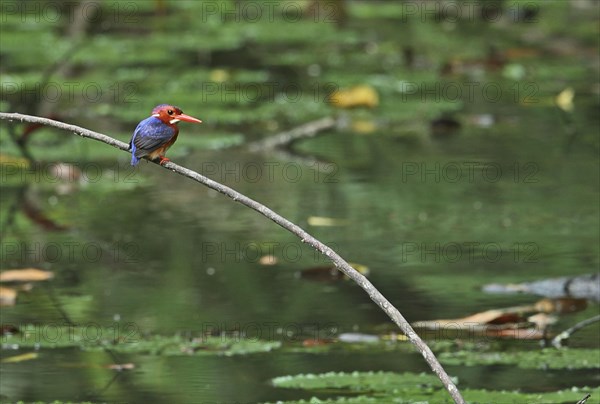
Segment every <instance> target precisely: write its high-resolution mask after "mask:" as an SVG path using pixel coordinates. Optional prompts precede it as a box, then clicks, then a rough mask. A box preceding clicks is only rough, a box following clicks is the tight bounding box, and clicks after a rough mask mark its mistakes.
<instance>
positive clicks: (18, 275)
mask: <svg viewBox="0 0 600 404" xmlns="http://www.w3.org/2000/svg"><path fill="white" fill-rule="evenodd" d="M53 277H54V273H53V272H50V271H42V270H41V269H36V268H25V269H9V270H8V271H4V272H1V273H0V282H39V281H47V280H48V279H52V278H53Z"/></svg>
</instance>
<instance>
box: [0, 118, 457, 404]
mask: <svg viewBox="0 0 600 404" xmlns="http://www.w3.org/2000/svg"><path fill="white" fill-rule="evenodd" d="M0 119H4V120H9V121H20V122H32V123H40V124H43V125H48V126H52V127H54V128H58V129H63V130H66V131H69V132H72V133H75V134H76V135H79V136H82V137H86V138H90V139H94V140H98V141H100V142H103V143H106V144H109V145H111V146H113V147H116V148H117V149H121V150H128V148H129V146H128V144H127V143H123V142H121V141H119V140H116V139H113V138H111V137H110V136H107V135H104V134H102V133H98V132H94V131H91V130H89V129H84V128H80V127H78V126H75V125H69V124H66V123H63V122H58V121H53V120H51V119H46V118H41V117H37V116H30V115H22V114H18V113H3V112H0ZM163 167H164V168H166V169H169V170H171V171H173V172H176V173H178V174H181V175H183V176H184V177H187V178H190V179H192V180H194V181H196V182H199V183H200V184H203V185H206V186H207V187H209V188H211V189H214V190H215V191H218V192H220V193H222V194H223V195H226V196H228V197H230V198H231V199H233V200H234V201H236V202H240V203H241V204H242V205H245V206H247V207H249V208H251V209H253V210H255V211H257V212H258V213H260V214H262V215H263V216H265V217H267V218H268V219H270V220H272V221H273V222H275V223H277V224H278V225H279V226H281V227H283V228H284V229H286V230H287V231H289V232H291V233H293V234H295V235H296V236H298V237H299V238H300V240H301V241H302V242H304V243H306V244H308V245H309V246H311V247H313V248H314V249H315V250H317V251H319V252H320V253H321V254H323V255H325V256H326V257H327V258H329V259H330V260H331V261H332V262H333V264H334V265H335V266H336V267H337V268H338V269H339V270H340V271H342V272H343V273H344V274H345V275H346V276H348V277H349V278H350V279H352V280H353V281H354V282H356V283H357V284H358V285H359V286H360V287H361V288H362V289H363V290H364V291H365V292H366V293H367V294H368V295H369V297H370V298H371V300H373V301H374V302H375V303H376V304H377V305H378V306H379V307H380V308H381V309H382V310H383V311H384V312H385V313H386V314H387V315H388V316H389V317H390V318H391V319H392V321H393V322H394V323H395V324H396V325H397V326H398V327H399V328H400V330H402V332H403V333H404V334H405V335H406V336H407V337H408V339H409V340H410V342H412V343H413V344H414V345H415V346H416V348H417V349H418V350H419V352H420V353H421V355H423V358H424V359H425V361H426V362H427V364H428V365H429V366H430V367H431V369H432V370H433V372H434V373H435V374H436V375H437V377H438V378H439V379H440V380H441V382H442V383H443V384H444V387H445V388H446V390H447V391H448V393H449V394H450V396H452V399H453V400H454V402H455V403H460V404H463V403H464V402H465V401H464V399H463V398H462V395H461V394H460V392H459V391H458V389H457V388H456V385H455V384H454V382H453V381H452V379H450V377H449V376H448V374H447V373H446V371H445V370H444V368H443V367H442V365H441V364H440V362H439V361H438V360H437V358H436V357H435V355H434V354H433V352H432V351H431V349H430V348H429V346H427V344H425V342H423V340H422V339H421V338H420V337H419V336H418V335H417V333H416V332H415V331H414V330H413V328H412V327H411V326H410V324H409V323H408V321H406V319H405V318H404V316H402V314H401V313H400V312H399V311H398V309H396V307H394V306H393V305H392V304H391V303H390V302H389V301H388V300H387V299H386V298H385V297H384V296H383V295H382V294H381V292H379V290H377V289H376V288H375V286H373V284H372V283H371V282H370V281H369V280H368V279H367V278H366V277H365V276H363V275H362V274H361V273H359V272H358V271H356V270H355V269H354V268H352V266H350V264H348V262H346V261H345V260H344V259H343V258H342V257H340V256H339V255H338V254H337V253H336V252H335V251H333V250H332V249H331V248H329V247H328V246H327V245H325V244H323V243H322V242H321V241H319V240H317V239H316V238H314V237H313V236H311V235H310V234H308V233H307V232H306V231H305V230H303V229H302V228H300V227H299V226H297V225H296V224H294V223H292V222H290V221H289V220H288V219H286V218H284V217H283V216H281V215H279V214H277V213H276V212H274V211H273V210H271V209H269V208H268V207H266V206H265V205H263V204H261V203H259V202H257V201H255V200H253V199H251V198H249V197H247V196H245V195H243V194H241V193H239V192H237V191H235V190H234V189H232V188H229V187H227V186H225V185H223V184H221V183H218V182H216V181H213V180H211V179H210V178H207V177H205V176H203V175H200V174H198V173H197V172H195V171H192V170H190V169H187V168H185V167H182V166H180V165H177V164H175V163H173V162H167V163H165V164H164V165H163Z"/></svg>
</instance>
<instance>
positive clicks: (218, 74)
mask: <svg viewBox="0 0 600 404" xmlns="http://www.w3.org/2000/svg"><path fill="white" fill-rule="evenodd" d="M210 80H211V81H214V82H215V83H224V82H226V81H227V80H229V72H227V70H224V69H215V70H212V71H211V72H210Z"/></svg>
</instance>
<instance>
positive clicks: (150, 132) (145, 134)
mask: <svg viewBox="0 0 600 404" xmlns="http://www.w3.org/2000/svg"><path fill="white" fill-rule="evenodd" d="M174 135H175V130H174V129H173V128H171V127H170V126H168V125H165V124H164V123H163V122H162V121H161V120H160V119H158V118H155V117H153V116H151V117H150V118H147V119H144V120H143V121H142V122H140V123H139V124H138V126H137V128H135V131H134V132H133V136H132V137H131V141H130V142H129V148H130V149H131V165H136V164H137V163H138V161H139V159H141V158H142V157H144V156H146V155H148V154H149V153H151V152H153V151H154V150H156V149H158V148H159V147H160V146H162V145H163V144H165V143H167V142H168V141H169V140H170V139H171V138H172V137H173V136H174Z"/></svg>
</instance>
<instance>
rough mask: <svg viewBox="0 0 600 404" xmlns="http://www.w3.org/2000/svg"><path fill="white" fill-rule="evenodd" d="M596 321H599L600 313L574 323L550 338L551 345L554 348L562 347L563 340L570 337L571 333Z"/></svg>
mask: <svg viewBox="0 0 600 404" xmlns="http://www.w3.org/2000/svg"><path fill="white" fill-rule="evenodd" d="M598 321H600V315H599V316H594V317H591V318H588V319H585V320H583V321H580V322H579V323H577V324H575V325H574V326H573V327H571V328H568V329H566V330H564V331H563V332H561V333H560V334H558V335H557V336H556V337H554V339H553V340H552V345H553V346H554V347H556V348H562V346H563V342H564V341H565V340H568V339H569V338H571V335H573V334H575V332H577V331H579V330H581V329H582V328H584V327H587V326H588V325H590V324H594V323H597V322H598Z"/></svg>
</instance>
